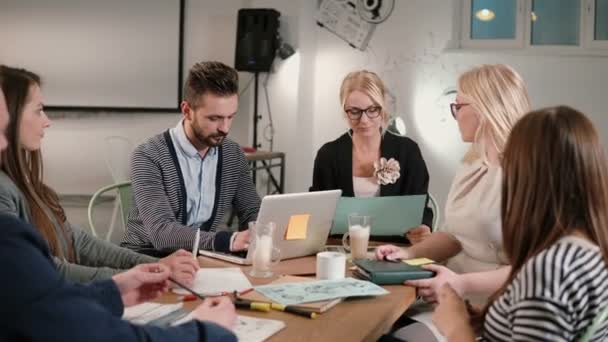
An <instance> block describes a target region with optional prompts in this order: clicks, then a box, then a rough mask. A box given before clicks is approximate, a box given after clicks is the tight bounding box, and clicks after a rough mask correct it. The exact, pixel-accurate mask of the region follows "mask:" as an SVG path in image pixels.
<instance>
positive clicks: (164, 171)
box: [121, 131, 260, 255]
mask: <svg viewBox="0 0 608 342" xmlns="http://www.w3.org/2000/svg"><path fill="white" fill-rule="evenodd" d="M218 152H219V156H218V166H217V176H216V191H215V204H214V207H213V211H212V214H211V217H210V218H209V220H208V221H207V222H205V223H204V224H203V225H202V226H201V227H189V226H187V225H186V222H187V219H188V218H187V213H186V186H188V184H184V179H183V177H182V172H181V169H180V166H179V162H178V160H177V154H176V151H175V147H174V146H173V143H172V140H171V136H170V135H169V131H166V132H164V133H161V134H158V135H156V136H154V137H152V138H150V139H149V140H148V141H147V142H145V143H143V144H142V145H140V146H138V147H137V148H136V149H135V151H134V152H133V156H132V157H131V173H132V174H131V178H132V183H133V201H134V205H133V206H132V207H131V211H130V212H129V222H128V224H127V229H126V231H125V234H124V237H123V241H122V243H121V246H123V247H127V248H130V249H133V250H136V251H139V252H141V253H146V254H153V255H164V254H168V253H170V252H172V251H175V250H176V249H179V248H183V249H187V250H190V249H191V248H192V245H193V243H194V239H195V235H196V230H197V229H199V228H200V229H201V239H200V245H199V247H200V248H202V249H206V250H218V251H228V250H229V248H230V247H229V246H230V237H231V235H232V233H231V232H227V231H218V226H219V224H220V223H221V222H222V219H223V218H224V215H225V214H226V213H227V212H229V211H230V210H231V209H232V208H234V210H235V211H236V213H237V215H238V218H239V227H246V226H247V223H248V222H250V221H254V220H255V219H256V217H257V214H258V210H259V208H260V197H259V196H258V194H257V192H256V190H255V186H254V185H253V181H252V178H251V173H250V171H249V166H248V163H247V160H246V159H245V155H244V154H243V152H242V151H241V148H240V146H239V145H238V144H237V143H235V142H233V141H231V140H229V139H224V142H223V143H222V145H220V146H219V149H218Z"/></svg>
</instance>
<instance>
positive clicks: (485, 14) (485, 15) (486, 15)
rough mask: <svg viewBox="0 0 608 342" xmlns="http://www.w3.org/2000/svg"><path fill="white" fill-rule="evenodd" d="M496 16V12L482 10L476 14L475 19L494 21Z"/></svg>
mask: <svg viewBox="0 0 608 342" xmlns="http://www.w3.org/2000/svg"><path fill="white" fill-rule="evenodd" d="M495 16H496V14H494V11H492V10H489V9H487V8H484V9H480V10H479V11H477V12H475V17H476V18H477V19H479V20H481V21H490V20H492V19H494V17H495Z"/></svg>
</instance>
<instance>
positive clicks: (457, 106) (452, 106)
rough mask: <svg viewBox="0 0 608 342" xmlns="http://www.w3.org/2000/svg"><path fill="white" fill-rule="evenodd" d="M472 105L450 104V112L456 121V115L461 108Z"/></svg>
mask: <svg viewBox="0 0 608 342" xmlns="http://www.w3.org/2000/svg"><path fill="white" fill-rule="evenodd" d="M468 105H470V103H450V111H451V112H452V116H453V117H454V119H456V114H457V113H458V111H459V110H460V108H462V107H464V106H468Z"/></svg>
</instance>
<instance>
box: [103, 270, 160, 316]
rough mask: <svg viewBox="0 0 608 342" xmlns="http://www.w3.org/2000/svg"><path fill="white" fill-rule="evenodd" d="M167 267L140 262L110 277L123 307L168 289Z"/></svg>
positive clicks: (144, 300)
mask: <svg viewBox="0 0 608 342" xmlns="http://www.w3.org/2000/svg"><path fill="white" fill-rule="evenodd" d="M170 275H171V272H170V271H169V268H168V267H167V266H165V265H163V264H141V265H137V266H135V267H133V268H132V269H130V270H128V271H126V272H122V273H119V274H116V275H114V276H113V277H112V280H114V283H116V287H118V291H120V297H121V299H122V303H123V305H124V306H125V307H128V306H132V305H135V304H140V303H143V302H147V301H150V300H153V299H156V298H158V297H159V296H160V295H161V294H163V293H164V292H167V290H168V289H169V281H168V279H169V276H170Z"/></svg>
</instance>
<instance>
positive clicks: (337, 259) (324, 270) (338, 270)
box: [317, 252, 346, 280]
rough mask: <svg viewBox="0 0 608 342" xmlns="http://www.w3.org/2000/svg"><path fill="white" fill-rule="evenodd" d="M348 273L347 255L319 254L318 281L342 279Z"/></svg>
mask: <svg viewBox="0 0 608 342" xmlns="http://www.w3.org/2000/svg"><path fill="white" fill-rule="evenodd" d="M345 273H346V255H344V253H340V252H319V253H317V279H319V280H334V279H342V278H344V275H345Z"/></svg>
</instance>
